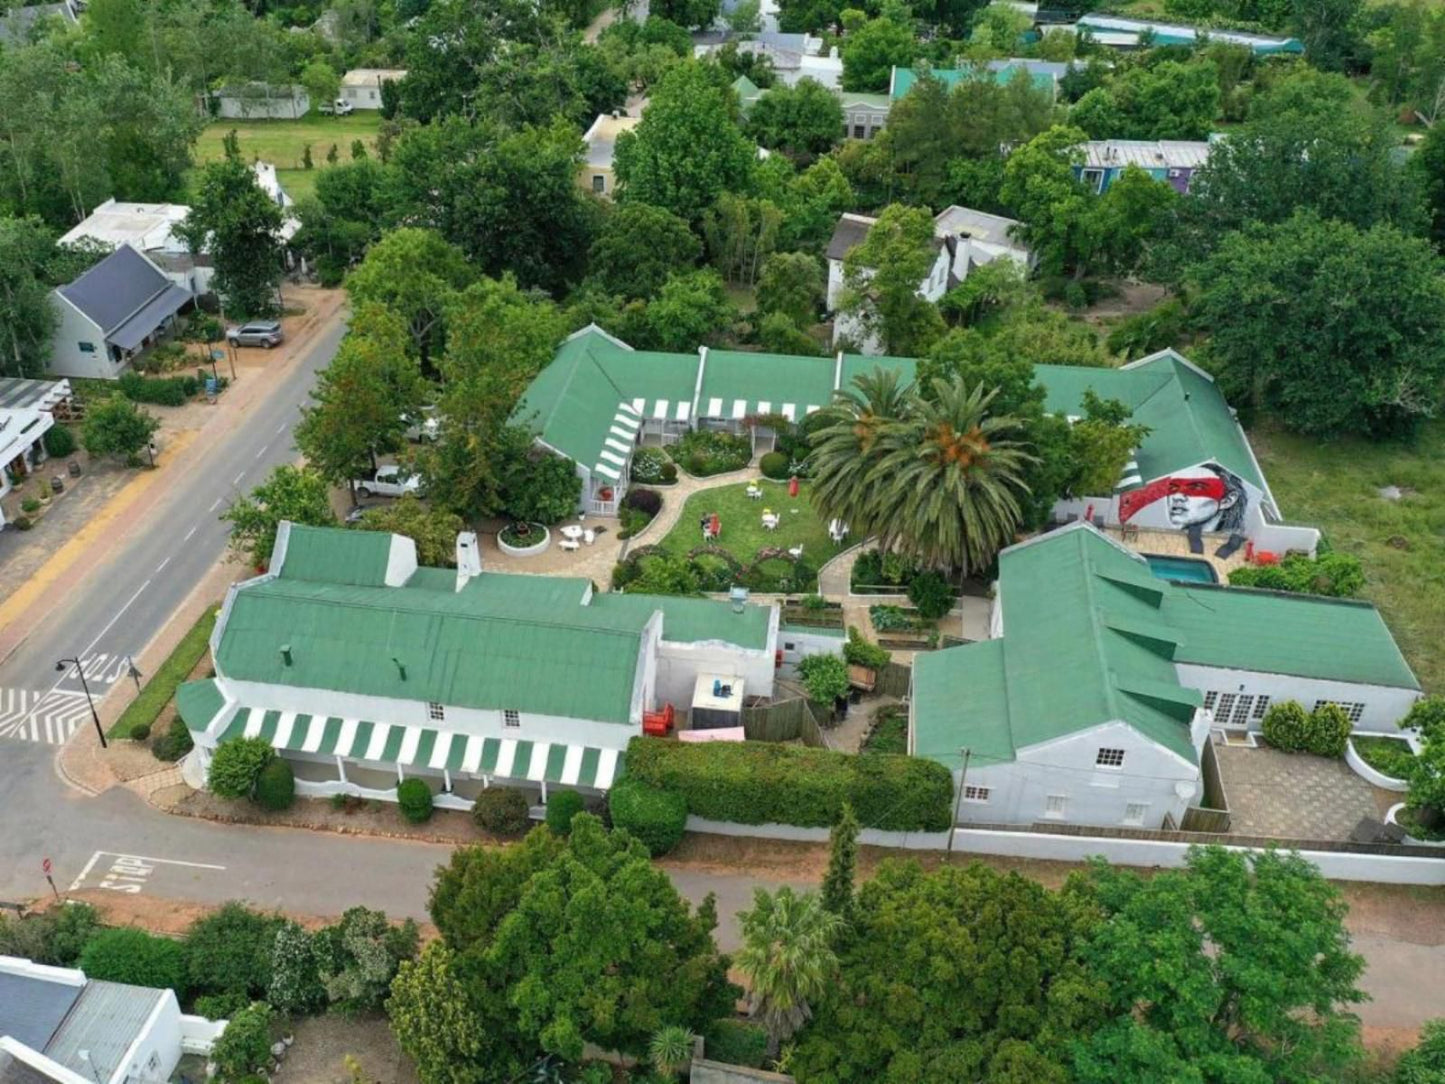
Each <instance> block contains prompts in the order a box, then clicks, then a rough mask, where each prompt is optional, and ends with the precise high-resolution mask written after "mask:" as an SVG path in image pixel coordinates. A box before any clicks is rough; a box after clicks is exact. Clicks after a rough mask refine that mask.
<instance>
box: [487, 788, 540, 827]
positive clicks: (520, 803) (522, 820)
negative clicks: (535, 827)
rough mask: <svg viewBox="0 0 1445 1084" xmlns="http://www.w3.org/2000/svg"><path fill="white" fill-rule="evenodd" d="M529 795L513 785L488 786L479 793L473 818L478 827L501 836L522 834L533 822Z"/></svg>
mask: <svg viewBox="0 0 1445 1084" xmlns="http://www.w3.org/2000/svg"><path fill="white" fill-rule="evenodd" d="M530 812H531V807H530V806H529V805H528V804H527V796H526V795H525V794H523V793H522V792H521V791H520V790H514V789H513V788H511V787H488V788H487V789H486V790H484V791H482V793H480V794H478V795H477V800H476V802H475V803H474V804H473V806H472V820H473V821H475V822H476V825H477V827H478V828H481V829H484V830H485V831H488V832H493V833H495V834H496V835H499V836H516V835H521V834H522V833H523V832H525V831H526V830H527V827H528V825H530V824H531V823H532V818H531V817H530V816H529V814H530Z"/></svg>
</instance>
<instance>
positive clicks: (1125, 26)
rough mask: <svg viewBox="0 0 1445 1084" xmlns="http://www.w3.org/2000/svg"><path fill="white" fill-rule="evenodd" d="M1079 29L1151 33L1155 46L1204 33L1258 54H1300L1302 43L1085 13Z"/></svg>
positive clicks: (1186, 40)
mask: <svg viewBox="0 0 1445 1084" xmlns="http://www.w3.org/2000/svg"><path fill="white" fill-rule="evenodd" d="M1075 27H1076V29H1079V30H1095V29H1097V30H1106V31H1110V30H1112V31H1116V32H1121V33H1126V34H1144V33H1148V34H1152V35H1153V36H1154V40H1155V43H1156V44H1159V45H1173V44H1192V43H1194V42H1197V41H1198V40H1199V36H1200V35H1201V34H1204V35H1205V36H1207V37H1208V38H1209V40H1211V41H1227V42H1233V43H1236V44H1239V45H1248V46H1250V47H1251V48H1252V49H1253V50H1254V51H1255V52H1257V53H1303V52H1304V44H1303V43H1302V42H1301V41H1300V40H1299V39H1298V38H1282V37H1274V36H1271V35H1267V34H1250V33H1246V32H1244V31H1242V30H1221V29H1219V28H1217V27H1209V28H1206V29H1204V30H1199V29H1196V28H1195V27H1192V26H1186V25H1184V24H1182V23H1160V22H1152V21H1149V20H1144V19H1125V18H1120V17H1119V16H1116V15H1100V14H1093V13H1090V14H1087V15H1084V16H1083V17H1081V18H1080V19H1079V21H1078V22H1077V23H1076V24H1075Z"/></svg>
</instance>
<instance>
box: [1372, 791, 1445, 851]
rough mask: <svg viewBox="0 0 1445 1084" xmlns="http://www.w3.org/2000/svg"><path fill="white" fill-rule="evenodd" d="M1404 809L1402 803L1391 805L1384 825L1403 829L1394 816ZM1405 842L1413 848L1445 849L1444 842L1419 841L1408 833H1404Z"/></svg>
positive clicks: (1436, 840) (1432, 840)
mask: <svg viewBox="0 0 1445 1084" xmlns="http://www.w3.org/2000/svg"><path fill="white" fill-rule="evenodd" d="M1404 808H1405V803H1404V802H1396V803H1395V804H1394V805H1392V806H1391V807H1390V810H1389V812H1388V813H1386V814H1385V823H1386V824H1393V825H1395V826H1397V827H1401V828H1403V827H1404V825H1402V824H1400V822H1399V821H1398V820H1396V819H1395V818H1396V815H1397V814H1398V813H1399V812H1400V810H1402V809H1404ZM1405 842H1406V843H1409V844H1410V845H1412V846H1415V847H1441V848H1445V840H1439V839H1419V838H1417V837H1415V836H1412V835H1410V833H1409V832H1408V831H1406V833H1405Z"/></svg>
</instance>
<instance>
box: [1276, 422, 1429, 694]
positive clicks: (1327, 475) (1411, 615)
mask: <svg viewBox="0 0 1445 1084" xmlns="http://www.w3.org/2000/svg"><path fill="white" fill-rule="evenodd" d="M1250 438H1251V441H1252V442H1253V444H1254V448H1255V452H1256V454H1257V455H1258V456H1259V460H1260V464H1261V466H1263V468H1264V473H1265V477H1267V478H1268V479H1269V483H1270V487H1271V489H1273V490H1274V494H1275V497H1276V498H1277V499H1278V500H1279V502H1280V506H1281V508H1280V510H1281V512H1283V514H1284V516H1285V518H1286V520H1287V521H1288V522H1290V523H1302V524H1309V525H1312V526H1315V527H1319V528H1320V529H1321V530H1322V531H1324V533H1325V537H1326V539H1327V540H1328V542H1329V545H1330V547H1331V548H1332V549H1335V550H1338V551H1341V552H1343V553H1351V554H1354V555H1355V556H1356V557H1358V558H1359V559H1360V563H1361V564H1362V565H1363V566H1364V570H1365V590H1364V592H1363V597H1365V598H1367V599H1369V600H1370V601H1371V602H1373V603H1375V605H1377V606H1378V607H1379V608H1380V612H1381V613H1382V614H1383V615H1384V618H1385V621H1386V623H1388V625H1389V626H1390V631H1391V632H1393V633H1394V635H1395V639H1396V641H1398V642H1399V644H1400V649H1401V650H1402V651H1403V652H1404V653H1405V658H1406V659H1407V660H1408V661H1409V663H1410V666H1411V667H1412V668H1413V669H1414V671H1415V676H1416V677H1418V678H1419V679H1420V684H1421V685H1423V686H1424V687H1425V691H1426V692H1445V423H1441V422H1432V423H1431V424H1429V425H1428V426H1426V427H1425V429H1424V430H1423V431H1422V432H1421V434H1420V436H1419V438H1418V439H1417V440H1416V441H1414V442H1413V443H1410V444H1387V443H1383V442H1382V443H1379V444H1367V443H1365V442H1363V441H1353V440H1341V441H1335V442H1332V443H1328V444H1326V443H1321V442H1320V441H1318V440H1316V439H1313V438H1309V437H1299V436H1294V435H1292V434H1287V433H1283V432H1278V431H1275V430H1266V431H1263V432H1255V433H1251V434H1250ZM1385 486H1398V487H1399V488H1400V489H1401V490H1402V491H1403V496H1402V498H1401V499H1400V500H1396V501H1391V500H1386V499H1385V498H1384V497H1381V496H1380V493H1379V491H1380V490H1381V489H1382V488H1383V487H1385Z"/></svg>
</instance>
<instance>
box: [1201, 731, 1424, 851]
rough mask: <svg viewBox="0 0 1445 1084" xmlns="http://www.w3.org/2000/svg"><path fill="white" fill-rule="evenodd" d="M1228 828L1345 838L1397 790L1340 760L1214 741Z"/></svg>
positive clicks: (1379, 812)
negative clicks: (1382, 785) (1371, 780)
mask: <svg viewBox="0 0 1445 1084" xmlns="http://www.w3.org/2000/svg"><path fill="white" fill-rule="evenodd" d="M1214 752H1215V755H1216V757H1217V759H1218V763H1219V775H1220V780H1221V782H1222V783H1223V784H1224V790H1225V794H1226V795H1227V797H1228V801H1229V817H1230V833H1231V834H1234V835H1243V836H1270V837H1274V838H1278V839H1303V840H1338V841H1345V840H1348V839H1349V838H1350V833H1351V832H1352V831H1353V830H1354V829H1355V826H1356V825H1358V824H1359V823H1360V821H1361V820H1362V819H1363V818H1365V817H1371V818H1374V819H1376V820H1383V819H1384V816H1385V813H1386V811H1387V810H1388V809H1389V808H1390V806H1392V805H1394V804H1395V802H1397V801H1399V798H1400V796H1399V795H1398V794H1390V793H1389V792H1387V791H1382V790H1378V789H1376V788H1375V787H1373V786H1371V785H1370V784H1369V783H1367V782H1366V781H1365V780H1363V779H1361V778H1360V777H1359V776H1358V775H1356V774H1355V773H1354V771H1353V770H1351V768H1350V767H1349V765H1347V764H1346V763H1345V762H1344V761H1343V760H1332V759H1330V758H1328V757H1317V756H1311V755H1309V754H1307V753H1282V752H1280V751H1279V750H1278V749H1270V748H1266V747H1263V746H1262V747H1260V748H1257V749H1251V748H1249V747H1247V746H1237V745H1216V746H1215V747H1214Z"/></svg>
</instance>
